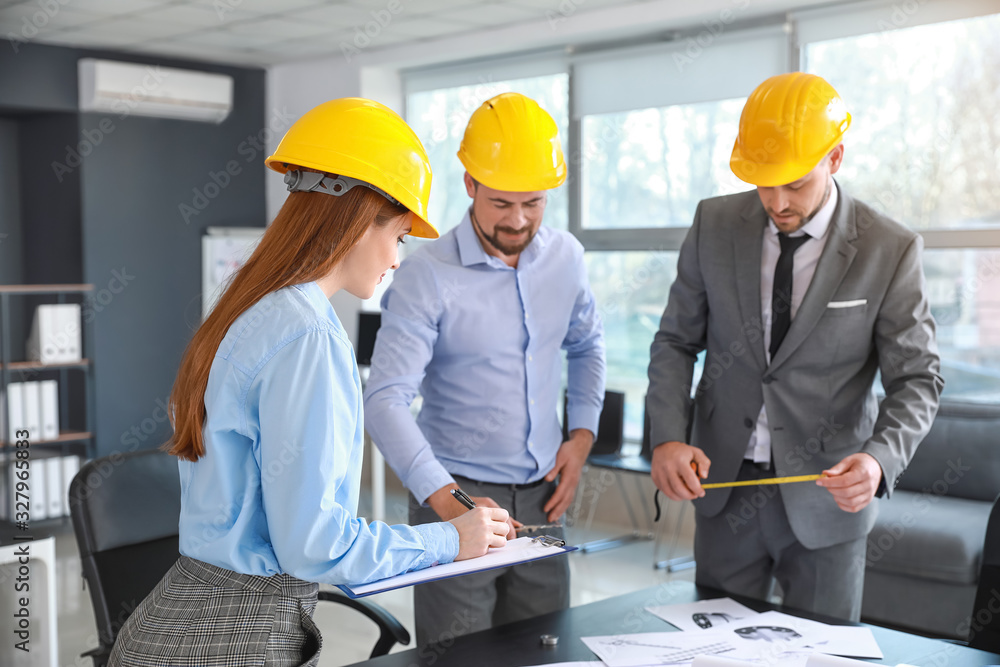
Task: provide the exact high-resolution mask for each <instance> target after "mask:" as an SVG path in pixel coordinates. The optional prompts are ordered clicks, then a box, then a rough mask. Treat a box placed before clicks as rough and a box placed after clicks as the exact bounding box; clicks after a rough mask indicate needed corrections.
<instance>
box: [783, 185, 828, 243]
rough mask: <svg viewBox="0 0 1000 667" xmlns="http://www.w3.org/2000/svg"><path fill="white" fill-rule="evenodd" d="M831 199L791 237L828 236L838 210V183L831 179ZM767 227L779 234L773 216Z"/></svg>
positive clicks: (815, 237) (819, 237) (817, 237)
mask: <svg viewBox="0 0 1000 667" xmlns="http://www.w3.org/2000/svg"><path fill="white" fill-rule="evenodd" d="M830 181H831V186H830V198H829V199H827V200H826V203H825V204H823V207H822V208H821V209H820V210H818V211H817V212H816V215H814V216H813V218H812V220H810V221H809V222H807V223H806V224H804V225H803V226H802V228H801V229H799V230H797V231H795V232H793V233H792V234H791V235H790V236H802V235H803V234H808V235H809V236H811V237H812V238H814V239H821V238H823V237H824V236H826V232H827V230H828V229H829V228H830V221H832V220H833V212H834V210H835V209H836V208H837V182H836V181H834V180H833V178H831V179H830ZM767 226H768V229H770V230H771V233H772V234H777V233H778V231H779V230H778V226H777V225H775V224H774V220H772V219H771V216H768V217H767Z"/></svg>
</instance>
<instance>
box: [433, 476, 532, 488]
mask: <svg viewBox="0 0 1000 667" xmlns="http://www.w3.org/2000/svg"><path fill="white" fill-rule="evenodd" d="M452 477H454V478H455V481H458V480H467V481H469V482H472V483H473V484H492V485H493V486H502V487H504V488H505V489H513V490H515V491H522V490H524V489H533V488H535V487H536V486H541V485H542V484H545V478H544V477H542V478H541V479H536V480H535V481H534V482H528V483H527V484H504V483H503V482H481V481H479V480H478V479H472V478H471V477H464V476H462V475H452ZM459 486H462V484H461V483H459Z"/></svg>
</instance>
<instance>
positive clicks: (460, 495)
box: [451, 489, 476, 510]
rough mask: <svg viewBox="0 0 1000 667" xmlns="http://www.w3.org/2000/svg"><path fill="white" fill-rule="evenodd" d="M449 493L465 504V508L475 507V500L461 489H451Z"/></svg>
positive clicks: (472, 508) (471, 508)
mask: <svg viewBox="0 0 1000 667" xmlns="http://www.w3.org/2000/svg"><path fill="white" fill-rule="evenodd" d="M451 495H453V496H455V500H457V501H458V502H460V503H462V504H463V505H465V508H466V509H470V510H474V509H476V503H475V501H473V500H472V498H470V497H469V496H468V495H467V494H466V493H465V491H463V490H462V489H452V490H451Z"/></svg>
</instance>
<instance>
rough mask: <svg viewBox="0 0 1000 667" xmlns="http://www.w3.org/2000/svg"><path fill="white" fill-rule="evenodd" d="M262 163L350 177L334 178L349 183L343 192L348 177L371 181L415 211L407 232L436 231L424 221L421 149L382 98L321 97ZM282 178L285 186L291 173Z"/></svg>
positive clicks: (425, 173)
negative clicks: (411, 228) (322, 98)
mask: <svg viewBox="0 0 1000 667" xmlns="http://www.w3.org/2000/svg"><path fill="white" fill-rule="evenodd" d="M264 164H266V165H267V166H268V167H270V168H271V169H273V170H274V171H276V172H278V173H281V174H284V173H286V172H288V171H289V170H290V169H291V170H294V169H295V167H307V168H309V169H316V170H319V171H323V172H327V173H330V174H336V175H338V176H341V177H346V178H347V179H352V180H345V179H338V182H339V183H344V184H347V183H351V185H346V189H344V190H343V192H346V190H347V189H350V187H351V186H352V185H353V184H354V182H353V179H356V180H357V181H361V182H362V183H361V184H362V185H367V186H368V187H372V186H374V187H373V188H372V189H374V190H376V191H377V192H380V193H381V194H383V195H388V197H389V198H390V199H393V200H395V201H397V202H398V203H400V204H402V205H403V206H405V207H406V208H408V209H410V210H411V211H413V213H415V214H416V219H415V220H414V222H413V230H412V231H411V232H410V234H411V235H413V236H420V237H423V238H428V239H436V238H437V237H438V232H437V230H436V229H435V228H434V226H433V225H432V224H431V223H429V222H428V221H427V202H428V200H429V199H430V195H431V165H430V161H429V160H428V159H427V151H425V150H424V146H423V144H421V143H420V139H419V138H418V137H417V135H416V133H415V132H414V131H413V130H412V129H410V126H409V125H407V124H406V121H404V120H403V119H402V118H400V117H399V115H398V114H396V112H395V111H393V110H392V109H390V108H389V107H387V106H385V105H383V104H379V103H378V102H374V101H372V100H366V99H362V98H359V97H345V98H342V99H339V100H331V101H329V102H324V103H323V104H321V105H319V106H318V107H316V108H314V109H312V110H311V111H308V112H306V114H305V115H304V116H302V118H299V119H298V120H297V121H295V123H294V124H293V125H292V126H291V127H290V128H288V132H286V133H285V136H284V137H282V139H281V143H279V144H278V149H277V150H276V151H275V152H274V155H272V156H271V157H269V158H267V160H266V161H265V162H264ZM285 180H286V182H287V183H289V186H290V189H291V187H292V186H293V183H292V181H295V179H290V178H286V179H285ZM300 189H302V188H300ZM343 192H342V191H340V190H338V191H337V194H342V193H343Z"/></svg>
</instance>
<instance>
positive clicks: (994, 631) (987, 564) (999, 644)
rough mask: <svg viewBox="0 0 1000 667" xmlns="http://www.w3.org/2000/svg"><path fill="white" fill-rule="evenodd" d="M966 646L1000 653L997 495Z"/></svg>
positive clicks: (999, 499)
mask: <svg viewBox="0 0 1000 667" xmlns="http://www.w3.org/2000/svg"><path fill="white" fill-rule="evenodd" d="M969 646H971V647H973V648H978V649H981V650H983V651H990V652H991V653H1000V496H997V499H996V500H995V501H994V502H993V511H991V512H990V520H989V522H988V523H987V524H986V539H985V541H984V543H983V565H982V567H981V568H980V571H979V584H978V585H977V587H976V603H975V604H974V605H973V607H972V615H971V616H970V617H969Z"/></svg>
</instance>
